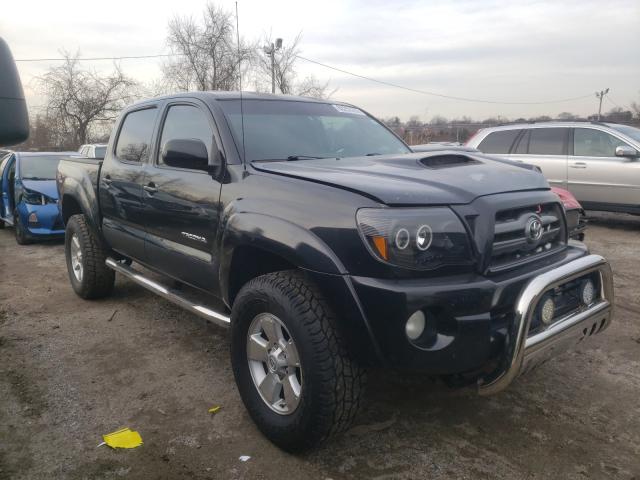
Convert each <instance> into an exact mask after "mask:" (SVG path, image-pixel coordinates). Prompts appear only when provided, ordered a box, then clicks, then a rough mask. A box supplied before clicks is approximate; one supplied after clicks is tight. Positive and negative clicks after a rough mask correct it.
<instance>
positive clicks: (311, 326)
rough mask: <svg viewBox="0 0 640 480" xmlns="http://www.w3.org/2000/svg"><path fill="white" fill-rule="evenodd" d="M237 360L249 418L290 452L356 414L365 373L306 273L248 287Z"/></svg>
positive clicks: (236, 313) (238, 324)
mask: <svg viewBox="0 0 640 480" xmlns="http://www.w3.org/2000/svg"><path fill="white" fill-rule="evenodd" d="M231 362H232V365H233V373H234V376H235V379H236V383H237V385H238V389H239V391H240V396H241V397H242V401H243V402H244V404H245V406H246V408H247V410H248V412H249V415H250V416H251V418H252V419H253V421H254V422H255V423H256V425H257V426H258V428H259V429H260V431H261V432H262V433H263V434H264V435H265V436H266V437H267V438H269V440H271V441H272V442H273V443H275V444H276V445H277V446H278V447H280V448H282V449H283V450H286V451H288V452H301V451H304V450H308V449H310V448H312V447H314V446H316V445H318V444H319V443H321V442H322V441H324V440H326V439H327V438H329V437H330V436H332V435H334V434H336V433H339V432H341V431H344V430H346V429H347V428H348V427H349V426H350V425H351V424H352V423H353V420H354V419H355V417H356V414H357V411H358V408H359V405H360V396H361V393H362V391H363V389H364V380H365V372H364V370H362V369H361V368H359V367H358V365H357V364H355V363H354V362H353V361H352V360H351V359H350V358H349V357H348V355H347V353H346V349H345V345H344V343H343V340H342V338H341V336H340V333H339V331H338V329H337V328H336V319H335V317H334V316H333V314H332V312H331V309H330V308H329V306H328V304H327V302H326V301H325V300H324V298H322V295H321V294H320V292H319V291H318V289H317V288H316V287H315V286H314V285H313V284H312V283H311V282H309V281H308V280H306V279H305V278H304V276H303V275H302V273H301V272H298V271H286V272H276V273H271V274H267V275H263V276H261V277H257V278H255V279H253V280H251V281H250V282H248V283H247V284H246V285H245V286H244V287H243V288H242V289H241V290H240V292H239V294H238V296H237V298H236V300H235V302H234V305H233V310H232V318H231Z"/></svg>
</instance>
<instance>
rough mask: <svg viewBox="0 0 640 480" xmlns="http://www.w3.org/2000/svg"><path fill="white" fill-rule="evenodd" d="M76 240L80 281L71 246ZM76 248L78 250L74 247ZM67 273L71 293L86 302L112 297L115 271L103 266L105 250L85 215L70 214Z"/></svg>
mask: <svg viewBox="0 0 640 480" xmlns="http://www.w3.org/2000/svg"><path fill="white" fill-rule="evenodd" d="M74 238H76V239H77V241H78V244H79V248H80V252H81V266H82V275H81V278H80V279H79V278H78V277H77V276H76V274H75V273H74V267H73V264H72V243H73V242H74ZM76 248H77V247H76ZM64 251H65V257H66V261H67V271H68V273H69V280H70V281H71V286H72V287H73V290H74V291H75V292H76V294H78V296H80V297H82V298H85V299H96V298H103V297H106V296H108V295H109V294H111V292H112V291H113V284H114V282H115V272H114V271H113V270H111V269H110V268H108V267H107V266H106V265H105V260H106V258H107V257H108V250H107V249H106V248H105V246H104V245H103V243H102V241H101V240H100V238H99V237H98V235H97V234H96V233H95V231H94V230H93V229H92V228H91V227H90V226H89V224H88V223H87V220H86V218H85V216H84V215H82V214H78V215H73V216H72V217H71V218H70V219H69V221H68V222H67V228H66V230H65V236H64Z"/></svg>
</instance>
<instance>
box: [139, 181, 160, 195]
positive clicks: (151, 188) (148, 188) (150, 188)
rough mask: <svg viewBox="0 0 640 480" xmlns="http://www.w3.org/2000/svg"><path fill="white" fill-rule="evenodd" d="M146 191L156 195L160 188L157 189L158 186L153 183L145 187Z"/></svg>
mask: <svg viewBox="0 0 640 480" xmlns="http://www.w3.org/2000/svg"><path fill="white" fill-rule="evenodd" d="M142 188H144V191H145V192H147V193H150V194H154V193H156V192H157V191H158V188H157V187H156V184H155V183H153V182H151V183H149V184H148V185H145V186H144V187H142Z"/></svg>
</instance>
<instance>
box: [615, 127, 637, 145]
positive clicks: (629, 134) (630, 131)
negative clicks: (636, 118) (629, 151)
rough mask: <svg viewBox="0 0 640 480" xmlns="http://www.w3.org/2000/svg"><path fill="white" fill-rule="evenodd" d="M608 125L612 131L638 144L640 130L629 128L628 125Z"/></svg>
mask: <svg viewBox="0 0 640 480" xmlns="http://www.w3.org/2000/svg"><path fill="white" fill-rule="evenodd" d="M608 125H609V126H610V127H611V128H613V129H614V130H617V131H618V132H620V133H624V134H625V135H626V136H627V137H631V138H633V139H634V140H635V141H636V142H640V128H635V127H630V126H628V125H612V124H608Z"/></svg>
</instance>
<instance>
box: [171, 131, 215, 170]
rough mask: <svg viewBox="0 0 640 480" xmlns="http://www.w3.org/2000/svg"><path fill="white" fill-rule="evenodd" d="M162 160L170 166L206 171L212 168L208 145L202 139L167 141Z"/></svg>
mask: <svg viewBox="0 0 640 480" xmlns="http://www.w3.org/2000/svg"><path fill="white" fill-rule="evenodd" d="M162 161H163V163H164V164H165V165H167V166H169V167H175V168H189V169H191V170H204V171H205V172H208V171H209V169H210V167H209V155H208V154H207V147H206V146H205V144H204V143H202V141H201V140H196V139H192V138H190V139H175V140H169V141H168V142H167V143H165V144H164V147H162Z"/></svg>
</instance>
